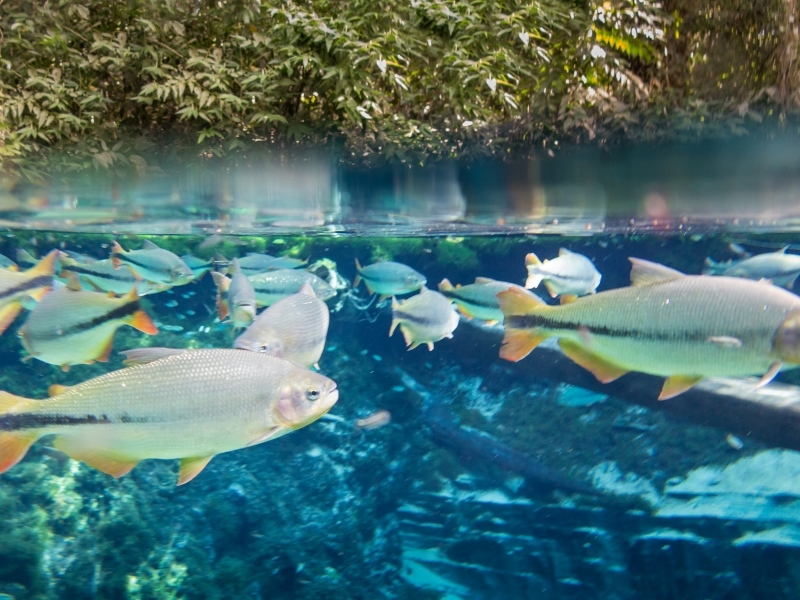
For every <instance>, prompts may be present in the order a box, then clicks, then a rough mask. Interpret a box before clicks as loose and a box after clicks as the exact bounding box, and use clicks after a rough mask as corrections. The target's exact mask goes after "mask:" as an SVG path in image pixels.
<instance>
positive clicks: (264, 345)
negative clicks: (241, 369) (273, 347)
mask: <svg viewBox="0 0 800 600" xmlns="http://www.w3.org/2000/svg"><path fill="white" fill-rule="evenodd" d="M267 350H269V346H267V345H266V344H261V345H260V346H259V347H258V351H259V352H266V351H267Z"/></svg>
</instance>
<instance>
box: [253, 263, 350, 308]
mask: <svg viewBox="0 0 800 600" xmlns="http://www.w3.org/2000/svg"><path fill="white" fill-rule="evenodd" d="M248 279H249V280H250V283H252V284H253V288H254V289H255V291H256V303H257V304H258V305H259V306H272V305H273V304H275V303H276V302H277V301H278V300H280V299H281V298H285V297H286V296H289V295H291V294H296V293H297V292H299V291H300V288H301V287H303V284H304V283H308V284H310V285H311V287H312V288H313V289H314V293H315V294H316V296H317V298H319V299H320V300H323V301H324V300H330V299H331V298H333V297H334V296H335V295H336V290H334V289H333V288H332V287H331V286H330V285H329V284H328V283H327V282H326V281H325V280H324V279H321V278H319V277H317V276H316V275H314V274H313V273H309V272H307V271H295V270H294V269H280V270H278V271H267V272H266V273H259V274H258V275H252V276H250V277H248Z"/></svg>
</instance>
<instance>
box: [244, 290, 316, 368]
mask: <svg viewBox="0 0 800 600" xmlns="http://www.w3.org/2000/svg"><path fill="white" fill-rule="evenodd" d="M329 323H330V313H329V311H328V306H327V305H326V304H325V303H324V302H323V301H322V300H320V299H319V298H317V297H316V295H315V294H314V290H313V289H312V288H311V285H309V284H307V283H306V284H304V285H303V287H302V288H300V291H299V292H298V293H297V294H292V295H291V296H287V297H285V298H283V299H281V300H278V301H277V302H276V303H275V304H273V305H272V306H270V307H269V308H267V309H266V310H265V311H264V312H262V313H261V314H260V315H258V317H256V320H255V321H253V323H252V325H250V327H248V328H247V330H245V332H244V333H242V335H240V336H239V337H238V338H236V341H234V343H233V347H234V348H240V349H242V350H250V351H251V352H264V353H266V354H271V355H272V356H279V357H281V358H285V359H286V360H290V361H292V362H293V363H297V364H298V365H302V366H304V367H310V366H311V365H315V364H316V363H317V361H319V359H320V356H322V352H323V350H324V349H325V338H326V337H327V335H328V324H329Z"/></svg>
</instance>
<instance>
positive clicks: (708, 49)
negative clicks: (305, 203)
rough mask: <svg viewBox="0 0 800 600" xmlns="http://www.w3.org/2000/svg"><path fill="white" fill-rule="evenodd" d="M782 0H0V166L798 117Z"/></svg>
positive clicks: (343, 150)
mask: <svg viewBox="0 0 800 600" xmlns="http://www.w3.org/2000/svg"><path fill="white" fill-rule="evenodd" d="M798 39H800V34H798V22H797V8H796V0H665V2H664V3H663V4H661V3H658V2H654V1H652V0H610V1H606V2H600V1H598V0H538V1H536V2H533V1H530V0H528V1H523V0H408V1H407V2H401V3H387V2H375V1H374V0H263V1H259V0H254V1H229V0H214V1H210V0H126V1H116V0H98V1H92V0H82V1H81V2H78V1H73V0H61V1H58V2H55V1H54V2H46V3H42V2H29V1H23V0H0V161H1V162H0V167H2V168H3V169H4V170H5V171H6V172H9V171H11V172H16V173H19V174H21V175H23V176H24V177H26V178H30V179H39V178H44V177H45V176H46V175H47V174H51V173H56V172H62V173H63V172H69V171H81V170H85V169H87V168H96V169H102V170H110V171H112V172H113V171H115V170H116V171H119V172H120V173H121V172H123V171H134V172H137V173H139V174H144V173H146V172H147V170H148V169H151V168H154V167H156V166H157V165H158V163H159V162H160V161H162V160H167V159H174V158H178V157H181V156H187V155H191V156H194V157H197V156H201V157H208V158H214V157H218V158H222V159H224V160H230V161H236V162H237V163H238V162H241V161H246V159H247V156H248V153H252V152H254V150H255V149H256V148H259V147H270V148H275V147H277V148H281V149H290V148H294V147H305V146H309V145H314V146H331V147H333V148H335V149H336V150H337V151H338V156H340V157H341V159H342V160H344V161H345V162H347V163H351V164H357V165H371V164H376V163H379V162H382V161H387V160H390V161H394V160H399V161H405V162H409V163H415V164H417V163H424V162H427V161H432V160H436V159H440V158H469V157H473V156H474V157H480V156H485V155H498V154H503V155H505V154H508V155H512V156H514V157H519V156H521V155H526V154H530V153H536V152H546V153H552V152H554V151H558V150H559V148H563V147H565V146H569V145H570V144H575V143H578V144H587V143H590V144H596V145H600V146H603V145H610V144H618V143H624V142H626V141H662V140H673V139H674V140H687V139H695V138H699V137H706V136H727V135H744V134H747V133H750V132H753V131H756V130H758V131H760V132H764V131H766V132H767V133H774V132H779V131H781V130H784V131H785V130H790V129H793V128H794V129H796V128H797V123H796V119H795V116H796V114H797V113H798V111H800V95H799V94H800V92H799V90H800V65H798V52H800V49H799V48H798Z"/></svg>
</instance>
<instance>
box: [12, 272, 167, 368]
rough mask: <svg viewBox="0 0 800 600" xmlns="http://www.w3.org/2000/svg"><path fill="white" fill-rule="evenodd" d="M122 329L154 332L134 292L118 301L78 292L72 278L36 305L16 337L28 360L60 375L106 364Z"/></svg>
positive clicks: (97, 293) (81, 291)
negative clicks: (50, 367) (77, 367)
mask: <svg viewBox="0 0 800 600" xmlns="http://www.w3.org/2000/svg"><path fill="white" fill-rule="evenodd" d="M122 325H130V326H131V327H133V328H134V329H138V330H139V331H142V332H144V333H146V334H148V335H155V334H156V333H158V328H157V327H156V326H155V323H153V321H152V319H150V317H149V316H148V315H147V313H146V312H145V311H144V310H143V309H142V306H141V304H140V303H139V296H138V295H137V293H136V289H135V288H134V289H132V290H131V291H130V292H129V293H128V295H126V296H123V297H121V298H115V297H113V295H112V296H111V297H109V296H108V295H106V294H102V293H100V292H90V291H84V290H82V289H81V287H80V284H79V283H78V278H77V277H76V276H74V275H73V276H72V278H71V279H70V281H69V283H68V285H67V286H66V287H62V288H59V289H57V290H55V291H53V292H50V293H49V294H47V296H45V297H44V298H43V299H42V300H41V302H39V303H38V304H37V305H36V307H35V308H34V309H33V310H32V311H31V313H30V314H29V315H28V318H27V320H26V321H25V323H24V324H23V325H22V327H20V329H19V332H18V335H19V337H20V339H21V340H22V345H23V346H25V349H26V350H27V351H28V353H29V354H30V356H31V357H33V358H37V359H39V360H41V361H43V362H46V363H50V364H51V365H59V366H61V368H62V369H64V370H65V371H66V370H67V369H68V368H69V366H70V365H79V364H89V363H92V362H94V361H96V360H97V361H100V362H106V361H107V360H108V357H109V354H110V353H111V347H112V346H113V344H114V334H115V333H116V331H117V329H118V328H119V327H121V326H122Z"/></svg>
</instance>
